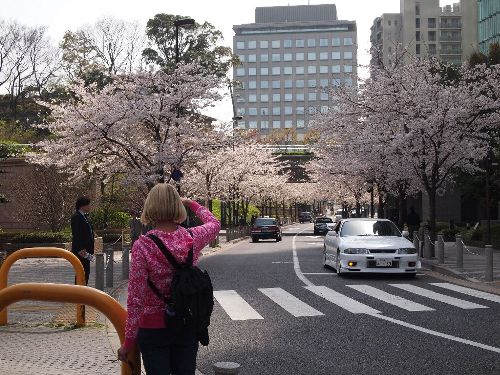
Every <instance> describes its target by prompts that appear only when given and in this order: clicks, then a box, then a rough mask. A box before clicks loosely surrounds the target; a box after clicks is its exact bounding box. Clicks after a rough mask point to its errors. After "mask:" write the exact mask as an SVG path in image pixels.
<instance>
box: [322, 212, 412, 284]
mask: <svg viewBox="0 0 500 375" xmlns="http://www.w3.org/2000/svg"><path fill="white" fill-rule="evenodd" d="M407 235H408V234H407V233H405V232H403V234H402V233H401V232H400V231H399V229H398V228H397V227H396V225H395V224H394V223H393V222H392V221H390V220H386V219H343V220H341V221H339V222H338V223H336V224H335V226H334V227H333V228H332V230H330V231H329V232H328V233H327V235H326V237H325V245H324V266H325V267H333V268H335V270H336V271H337V274H338V275H339V276H341V275H343V274H348V273H351V274H353V273H365V272H371V273H404V274H409V275H415V274H416V273H417V270H418V269H419V268H420V262H419V261H418V255H417V251H416V249H415V247H414V246H413V244H412V243H411V242H410V241H409V240H408V239H406V237H407Z"/></svg>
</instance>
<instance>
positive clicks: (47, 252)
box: [0, 247, 85, 326]
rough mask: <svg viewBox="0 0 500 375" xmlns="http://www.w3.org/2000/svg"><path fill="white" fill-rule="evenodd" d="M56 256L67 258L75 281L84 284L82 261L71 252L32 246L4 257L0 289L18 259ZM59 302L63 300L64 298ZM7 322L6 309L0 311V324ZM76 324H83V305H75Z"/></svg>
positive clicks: (0, 273)
mask: <svg viewBox="0 0 500 375" xmlns="http://www.w3.org/2000/svg"><path fill="white" fill-rule="evenodd" d="M47 257H57V258H64V259H66V260H68V261H69V262H70V263H71V264H72V265H73V268H74V269H75V273H76V283H77V284H78V285H82V286H85V271H84V270H83V266H82V263H81V262H80V260H79V259H78V258H77V257H76V255H74V254H73V253H71V252H69V251H67V250H64V249H60V248H58V247H32V248H26V249H21V250H17V251H15V252H13V253H12V254H10V255H9V256H8V257H7V258H5V260H4V262H3V263H2V266H1V267H0V291H2V290H3V289H5V288H6V287H7V280H8V277H9V270H10V268H11V267H12V265H13V264H14V263H15V262H16V261H18V260H19V259H25V258H47ZM61 302H65V301H64V300H63V301H61ZM6 324H7V309H3V310H2V311H0V326H4V325H6ZM76 324H77V325H79V326H83V325H85V305H77V306H76Z"/></svg>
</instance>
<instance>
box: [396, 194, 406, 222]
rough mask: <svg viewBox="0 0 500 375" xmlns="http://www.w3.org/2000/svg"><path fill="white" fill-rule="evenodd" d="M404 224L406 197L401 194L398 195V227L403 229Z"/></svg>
mask: <svg viewBox="0 0 500 375" xmlns="http://www.w3.org/2000/svg"><path fill="white" fill-rule="evenodd" d="M405 223H406V196H405V195H404V194H402V193H399V195H398V227H399V229H403V228H404V225H405Z"/></svg>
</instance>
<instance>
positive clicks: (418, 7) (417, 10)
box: [415, 3, 420, 16]
mask: <svg viewBox="0 0 500 375" xmlns="http://www.w3.org/2000/svg"><path fill="white" fill-rule="evenodd" d="M415 14H416V15H417V16H419V15H420V4H419V3H417V4H415Z"/></svg>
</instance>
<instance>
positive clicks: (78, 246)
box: [71, 197, 94, 285]
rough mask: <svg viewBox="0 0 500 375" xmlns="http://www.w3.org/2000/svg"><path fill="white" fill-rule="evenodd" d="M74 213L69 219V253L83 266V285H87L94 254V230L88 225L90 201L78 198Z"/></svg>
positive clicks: (85, 198)
mask: <svg viewBox="0 0 500 375" xmlns="http://www.w3.org/2000/svg"><path fill="white" fill-rule="evenodd" d="M75 208H76V212H75V213H74V215H73V216H72V217H71V234H72V242H71V251H72V252H73V254H75V255H76V256H77V257H78V259H79V260H80V262H81V263H82V265H83V269H84V271H85V284H87V285H88V283H89V276H90V259H89V258H91V256H90V255H93V254H94V229H93V228H92V224H91V223H90V219H89V217H88V214H89V212H90V199H89V198H87V197H80V198H78V199H77V200H76V205H75Z"/></svg>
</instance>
